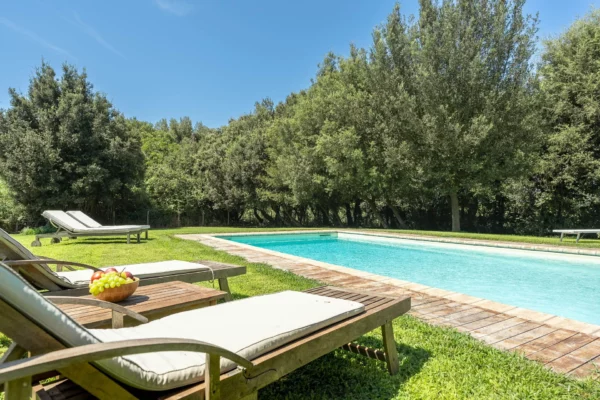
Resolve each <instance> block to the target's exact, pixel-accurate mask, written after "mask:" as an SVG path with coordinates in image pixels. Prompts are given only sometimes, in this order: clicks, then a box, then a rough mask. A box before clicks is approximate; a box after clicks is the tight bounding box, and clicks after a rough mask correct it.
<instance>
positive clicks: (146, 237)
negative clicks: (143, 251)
mask: <svg viewBox="0 0 600 400" xmlns="http://www.w3.org/2000/svg"><path fill="white" fill-rule="evenodd" d="M144 239H146V240H148V231H146V234H145V237H144Z"/></svg>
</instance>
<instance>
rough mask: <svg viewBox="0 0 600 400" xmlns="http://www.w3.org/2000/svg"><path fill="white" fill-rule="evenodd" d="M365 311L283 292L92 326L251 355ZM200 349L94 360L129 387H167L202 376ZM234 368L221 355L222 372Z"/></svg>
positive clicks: (107, 336) (102, 335)
mask: <svg viewBox="0 0 600 400" xmlns="http://www.w3.org/2000/svg"><path fill="white" fill-rule="evenodd" d="M363 311H364V307H363V305H362V304H360V303H356V302H353V301H348V300H340V299H333V298H329V297H322V296H317V295H314V294H308V293H301V292H293V291H285V292H280V293H275V294H270V295H265V296H256V297H250V298H247V299H243V300H237V301H232V302H228V303H223V304H219V305H218V306H213V307H206V308H201V309H198V310H193V311H187V312H183V313H179V314H174V315H171V316H168V317H165V318H162V319H159V320H156V321H153V322H150V323H148V324H144V325H139V326H136V327H132V328H123V329H90V331H89V332H90V333H91V334H92V335H94V336H95V337H97V338H98V339H100V340H101V341H103V342H113V341H118V340H127V339H139V338H164V337H175V338H181V339H195V340H201V341H204V342H208V343H211V344H214V345H217V346H220V347H223V348H225V349H227V350H230V351H232V352H234V353H237V354H239V355H241V356H243V357H245V358H248V359H250V360H252V359H255V358H257V357H259V356H260V355H263V354H265V353H267V352H269V351H271V350H274V349H276V348H278V347H280V346H282V345H284V344H286V343H289V342H291V341H294V340H296V339H298V338H301V337H303V336H306V335H308V334H310V333H313V332H315V331H317V330H319V329H322V328H324V327H326V326H328V325H331V324H334V323H336V322H339V321H341V320H344V319H346V318H348V317H351V316H353V315H356V314H359V313H361V312H363ZM204 360H205V355H204V354H203V353H192V352H161V353H148V354H140V355H133V356H125V357H120V358H117V359H112V360H107V361H101V362H98V364H99V365H100V366H101V367H102V369H103V370H104V371H106V372H107V373H108V374H110V375H111V376H113V377H114V378H116V379H118V380H119V381H121V382H124V383H126V384H128V385H130V386H133V387H136V388H140V389H146V390H165V389H172V388H176V387H180V386H183V385H188V384H191V383H195V382H200V381H202V380H203V379H204V376H203V374H204ZM234 367H235V364H234V363H232V362H231V361H229V360H225V359H222V360H221V371H222V372H225V371H228V370H231V369H233V368H234Z"/></svg>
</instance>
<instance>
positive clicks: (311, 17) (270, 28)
mask: <svg viewBox="0 0 600 400" xmlns="http://www.w3.org/2000/svg"><path fill="white" fill-rule="evenodd" d="M394 2H395V1H394V0H379V1H376V0H303V1H287V0H252V1H248V0H238V1H232V0H221V1H218V0H205V1H193V0H120V1H116V0H102V1H60V0H56V1H43V0H37V1H35V0H19V1H8V0H4V1H3V4H2V6H1V7H0V49H1V53H0V54H1V58H0V108H7V107H8V106H9V98H8V93H7V92H8V88H9V87H15V88H17V89H18V90H20V91H22V92H25V91H26V90H27V84H28V81H29V78H30V77H31V76H32V74H33V71H34V69H35V67H36V66H39V64H40V62H41V60H42V58H44V59H45V60H47V61H48V62H49V63H50V64H51V65H52V66H53V67H54V68H55V69H58V68H59V67H60V65H61V64H62V63H63V62H64V61H67V62H69V63H72V64H75V65H76V66H77V67H78V68H82V67H86V69H87V72H88V75H89V77H90V80H91V81H92V83H93V84H94V86H95V88H96V89H97V90H100V91H102V92H105V93H106V94H107V95H108V97H109V99H110V100H111V101H112V102H113V104H114V105H115V106H116V107H117V108H118V109H119V110H121V111H122V112H124V113H125V115H126V116H128V117H137V118H138V119H141V120H146V121H150V122H156V121H157V120H159V119H160V118H172V117H175V118H179V117H182V116H186V115H187V116H190V117H191V118H192V120H193V121H194V122H198V121H202V122H203V123H204V124H205V125H208V126H210V127H217V126H220V125H223V124H225V123H227V121H228V119H229V118H231V117H238V116H239V115H241V114H243V113H246V112H248V111H251V110H252V108H253V105H254V102H255V101H257V100H260V99H262V98H265V97H271V98H272V99H273V100H274V101H276V102H277V101H281V100H283V99H285V97H286V96H287V95H288V94H289V93H290V92H293V91H298V90H301V89H303V88H306V87H308V86H309V84H310V79H311V78H312V77H314V74H315V72H316V69H317V64H318V63H319V62H320V61H321V60H322V59H323V57H324V56H325V54H326V53H327V52H328V51H334V52H336V53H338V54H347V53H348V45H349V44H350V43H351V42H352V43H355V44H356V45H358V46H362V47H368V46H369V45H370V39H371V31H372V29H373V27H375V26H376V25H377V24H379V23H381V22H383V21H384V20H385V18H386V16H387V15H388V14H389V13H390V12H391V10H392V8H393V5H394ZM594 5H596V6H597V5H600V0H529V1H528V3H527V12H529V13H535V12H538V11H539V14H540V19H541V25H540V37H542V38H544V37H548V36H553V35H556V34H558V33H560V32H561V31H563V30H564V29H565V28H567V27H568V26H569V25H570V24H571V23H572V22H573V21H574V20H575V19H576V17H578V16H582V15H584V14H585V13H586V12H587V11H589V10H590V9H591V7H592V6H594ZM401 7H402V9H403V11H404V12H406V13H411V14H414V13H416V12H417V11H418V1H417V0H404V1H401Z"/></svg>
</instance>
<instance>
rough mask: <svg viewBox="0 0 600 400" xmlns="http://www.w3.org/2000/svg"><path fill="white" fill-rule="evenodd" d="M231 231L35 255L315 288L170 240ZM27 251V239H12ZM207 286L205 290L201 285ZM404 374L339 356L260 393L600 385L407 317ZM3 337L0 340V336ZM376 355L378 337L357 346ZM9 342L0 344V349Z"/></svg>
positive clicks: (483, 395)
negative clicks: (196, 268) (234, 268)
mask: <svg viewBox="0 0 600 400" xmlns="http://www.w3.org/2000/svg"><path fill="white" fill-rule="evenodd" d="M249 230H250V229H233V228H185V229H178V230H160V231H159V230H155V231H152V232H151V240H149V241H148V242H146V243H142V244H139V245H137V244H134V245H129V246H128V245H126V244H125V243H124V242H123V240H122V239H112V238H103V239H78V240H64V241H63V242H62V243H60V244H56V245H49V244H48V243H47V240H45V241H44V245H43V247H41V248H35V249H33V250H35V253H36V254H39V255H44V256H48V257H52V258H57V259H69V260H73V261H79V262H84V263H89V264H92V265H98V266H106V265H113V264H114V265H120V264H129V263H138V262H145V261H158V260H165V259H174V258H176V259H180V260H198V259H211V260H216V261H223V262H229V263H236V264H243V265H246V266H247V268H248V273H247V275H245V276H240V277H236V278H233V279H231V280H230V286H231V289H232V291H233V294H234V297H236V298H241V297H246V296H255V295H258V294H263V293H270V292H277V291H280V290H283V289H294V290H303V289H307V288H310V287H314V286H316V285H319V283H318V282H316V281H312V280H309V279H305V278H301V277H298V276H295V275H293V274H291V273H288V272H284V271H279V270H275V269H272V268H270V267H268V266H266V265H261V264H252V263H247V262H245V261H244V260H242V259H241V258H239V257H235V256H231V255H228V254H227V253H224V252H221V251H217V250H214V249H212V248H210V247H207V246H203V245H201V244H198V243H194V242H191V241H184V240H180V239H176V238H174V237H173V235H174V234H180V233H208V232H221V233H222V232H234V231H249ZM16 238H17V239H18V240H20V241H21V242H22V243H24V244H26V245H29V244H30V243H31V241H32V240H33V238H32V237H31V236H24V235H17V236H16ZM205 284H208V283H205ZM394 329H395V337H396V342H397V343H398V351H399V353H400V360H401V368H400V373H399V374H398V375H396V376H393V377H392V376H389V375H388V374H387V372H386V369H385V366H384V364H383V363H380V362H377V361H373V360H368V359H365V358H363V357H360V356H357V355H354V354H350V353H346V352H344V351H342V350H337V351H335V352H333V353H332V354H329V355H327V356H325V357H322V358H320V359H319V360H316V361H314V362H312V363H310V364H309V365H307V366H306V367H304V368H301V369H299V370H297V371H295V372H294V373H292V374H290V375H288V376H287V377H285V378H283V379H281V380H280V381H278V382H276V383H274V384H272V385H270V386H268V387H267V388H265V389H263V390H261V391H260V393H259V398H260V399H261V400H266V399H290V400H291V399H433V398H435V399H597V398H600V382H598V381H594V380H591V379H587V380H583V381H577V380H573V379H570V378H568V377H566V376H562V375H558V374H554V373H552V372H551V371H549V370H547V369H545V368H543V367H542V366H541V365H540V364H538V363H535V362H533V361H529V360H527V359H525V358H523V357H521V356H519V355H516V354H513V353H508V352H502V351H499V350H496V349H493V348H491V347H489V346H486V345H484V344H482V343H480V342H478V341H476V340H474V339H472V338H471V337H469V336H467V335H464V334H461V333H458V332H456V331H454V330H451V329H447V328H439V327H434V326H431V325H428V324H426V323H424V322H421V321H419V320H417V319H415V318H412V317H410V316H405V317H401V318H398V319H397V320H395V321H394ZM0 336H1V335H0ZM360 342H361V343H362V344H364V345H367V346H372V347H379V348H381V336H380V334H379V332H372V333H370V334H368V335H366V336H364V337H362V338H361V339H360ZM8 344H9V341H8V340H7V339H6V338H1V339H0V346H4V347H6V346H7V345H8Z"/></svg>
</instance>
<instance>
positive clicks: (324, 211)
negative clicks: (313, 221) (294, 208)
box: [319, 206, 331, 226]
mask: <svg viewBox="0 0 600 400" xmlns="http://www.w3.org/2000/svg"><path fill="white" fill-rule="evenodd" d="M319 211H321V217H322V218H323V219H322V224H323V225H325V226H330V225H331V223H330V222H329V210H328V209H327V208H326V207H323V206H319Z"/></svg>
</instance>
